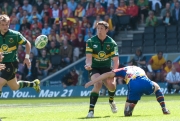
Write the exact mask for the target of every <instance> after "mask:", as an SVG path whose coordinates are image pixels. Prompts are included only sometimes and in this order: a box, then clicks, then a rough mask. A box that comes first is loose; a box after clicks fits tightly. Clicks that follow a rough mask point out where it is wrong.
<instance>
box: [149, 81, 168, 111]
mask: <svg viewBox="0 0 180 121" xmlns="http://www.w3.org/2000/svg"><path fill="white" fill-rule="evenodd" d="M152 83H153V85H154V87H155V89H154V93H155V95H156V99H157V101H158V102H159V104H160V106H161V108H162V111H163V114H170V111H169V110H168V109H167V108H166V105H165V100H164V95H163V93H162V91H161V89H160V87H159V85H158V84H157V83H156V82H153V81H152Z"/></svg>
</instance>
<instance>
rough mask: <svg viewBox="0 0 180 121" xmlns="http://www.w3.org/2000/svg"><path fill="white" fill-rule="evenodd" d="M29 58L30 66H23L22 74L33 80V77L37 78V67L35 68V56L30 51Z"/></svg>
mask: <svg viewBox="0 0 180 121" xmlns="http://www.w3.org/2000/svg"><path fill="white" fill-rule="evenodd" d="M29 59H30V61H31V67H30V68H27V66H25V68H24V74H25V79H26V80H30V81H33V80H34V79H37V68H36V58H35V57H34V54H33V53H32V52H31V53H30V58H29Z"/></svg>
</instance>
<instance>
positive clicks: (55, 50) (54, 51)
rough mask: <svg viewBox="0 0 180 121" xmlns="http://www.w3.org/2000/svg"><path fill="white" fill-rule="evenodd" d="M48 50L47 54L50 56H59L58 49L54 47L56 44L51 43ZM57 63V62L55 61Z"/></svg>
mask: <svg viewBox="0 0 180 121" xmlns="http://www.w3.org/2000/svg"><path fill="white" fill-rule="evenodd" d="M50 46H51V47H50V50H49V54H50V55H51V56H53V55H59V48H57V47H56V42H54V41H51V45H50ZM57 61H58V60H57Z"/></svg>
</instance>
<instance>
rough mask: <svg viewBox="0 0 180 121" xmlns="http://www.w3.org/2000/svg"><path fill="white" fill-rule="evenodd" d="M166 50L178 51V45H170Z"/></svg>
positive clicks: (170, 51)
mask: <svg viewBox="0 0 180 121" xmlns="http://www.w3.org/2000/svg"><path fill="white" fill-rule="evenodd" d="M166 52H169V53H172V52H173V53H176V52H178V45H168V46H167V48H166Z"/></svg>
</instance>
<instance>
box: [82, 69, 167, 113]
mask: <svg viewBox="0 0 180 121" xmlns="http://www.w3.org/2000/svg"><path fill="white" fill-rule="evenodd" d="M113 77H120V78H123V79H124V81H125V82H126V84H127V86H128V95H127V100H126V104H125V109H124V115H125V116H132V112H133V109H134V107H135V106H136V104H137V102H138V100H140V98H141V96H142V95H143V94H146V95H150V94H152V93H153V92H154V93H155V95H156V98H157V101H158V102H159V104H160V106H161V108H162V111H163V114H170V112H169V110H168V109H167V108H166V105H165V101H164V96H163V94H162V92H161V90H160V87H159V85H158V84H157V83H156V82H153V81H151V80H150V79H149V78H148V77H147V76H146V74H145V72H144V70H142V69H141V68H139V67H137V66H127V67H124V68H119V69H114V70H113V71H111V72H107V73H104V74H102V75H101V76H99V77H98V78H96V79H94V80H92V81H90V82H88V83H86V85H85V87H86V88H87V87H89V86H90V85H93V84H94V83H96V82H98V81H101V80H104V79H106V78H113Z"/></svg>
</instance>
